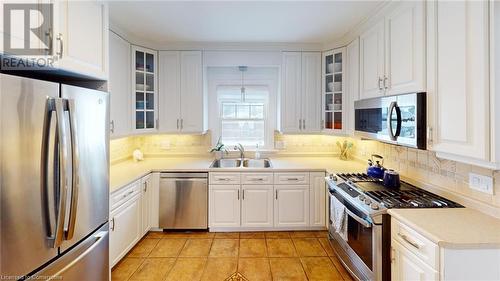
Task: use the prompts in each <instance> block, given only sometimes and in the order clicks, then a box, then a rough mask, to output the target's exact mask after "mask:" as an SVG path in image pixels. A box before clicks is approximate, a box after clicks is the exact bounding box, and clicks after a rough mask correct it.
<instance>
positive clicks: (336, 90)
mask: <svg viewBox="0 0 500 281" xmlns="http://www.w3.org/2000/svg"><path fill="white" fill-rule="evenodd" d="M345 63H346V58H345V48H339V49H335V50H332V51H328V52H324V53H323V67H322V68H323V70H322V71H323V73H322V77H323V95H322V102H321V104H322V110H321V112H322V115H323V116H322V118H323V120H322V128H323V131H324V132H329V133H344V130H345V121H346V106H347V103H346V101H347V99H346V80H345V79H346V76H345V74H346V65H345Z"/></svg>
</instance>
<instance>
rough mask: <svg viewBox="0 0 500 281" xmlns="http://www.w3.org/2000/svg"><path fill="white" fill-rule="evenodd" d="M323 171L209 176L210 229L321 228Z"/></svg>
mask: <svg viewBox="0 0 500 281" xmlns="http://www.w3.org/2000/svg"><path fill="white" fill-rule="evenodd" d="M324 177H325V173H324V172H276V173H272V172H271V173H259V172H257V173H236V172H224V173H210V187H209V190H210V197H209V227H210V228H211V229H212V230H231V231H232V230H234V231H238V229H245V230H251V229H258V230H265V229H288V230H293V229H323V228H325V227H326V197H325V196H326V194H325V192H326V191H325V180H324Z"/></svg>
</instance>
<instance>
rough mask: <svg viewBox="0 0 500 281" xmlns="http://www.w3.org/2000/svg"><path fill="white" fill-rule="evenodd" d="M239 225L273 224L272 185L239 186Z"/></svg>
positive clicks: (259, 225) (260, 225)
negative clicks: (240, 192) (240, 191)
mask: <svg viewBox="0 0 500 281" xmlns="http://www.w3.org/2000/svg"><path fill="white" fill-rule="evenodd" d="M241 190H242V194H241V195H242V196H241V199H242V200H241V226H243V227H272V226H273V186H272V185H243V186H242V187H241Z"/></svg>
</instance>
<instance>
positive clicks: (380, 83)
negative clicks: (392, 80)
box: [378, 77, 383, 90]
mask: <svg viewBox="0 0 500 281" xmlns="http://www.w3.org/2000/svg"><path fill="white" fill-rule="evenodd" d="M382 81H383V80H382V78H380V77H379V78H378V89H379V90H382Z"/></svg>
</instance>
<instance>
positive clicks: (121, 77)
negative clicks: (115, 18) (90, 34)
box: [108, 31, 132, 138]
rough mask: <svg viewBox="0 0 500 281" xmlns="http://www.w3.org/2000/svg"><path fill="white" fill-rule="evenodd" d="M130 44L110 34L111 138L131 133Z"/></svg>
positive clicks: (109, 89)
mask: <svg viewBox="0 0 500 281" xmlns="http://www.w3.org/2000/svg"><path fill="white" fill-rule="evenodd" d="M130 64H131V63H130V43H129V42H127V41H126V40H124V39H123V38H121V37H120V36H118V35H117V34H116V33H114V32H112V31H111V32H109V66H110V71H109V80H108V91H109V93H110V94H109V96H110V136H111V138H117V137H122V136H126V135H128V134H129V133H130V131H131V125H132V118H131V110H130V109H131V107H132V105H131V91H130V83H127V82H126V81H129V79H130Z"/></svg>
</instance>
